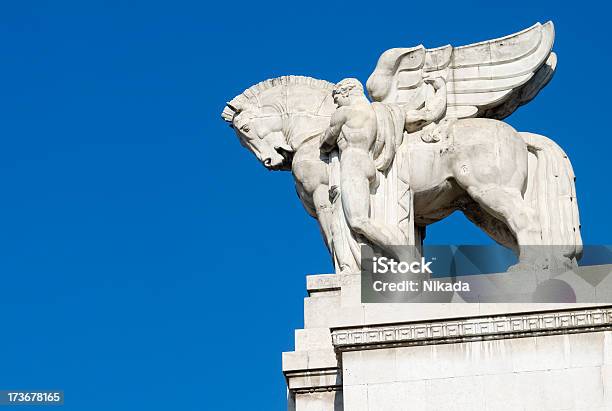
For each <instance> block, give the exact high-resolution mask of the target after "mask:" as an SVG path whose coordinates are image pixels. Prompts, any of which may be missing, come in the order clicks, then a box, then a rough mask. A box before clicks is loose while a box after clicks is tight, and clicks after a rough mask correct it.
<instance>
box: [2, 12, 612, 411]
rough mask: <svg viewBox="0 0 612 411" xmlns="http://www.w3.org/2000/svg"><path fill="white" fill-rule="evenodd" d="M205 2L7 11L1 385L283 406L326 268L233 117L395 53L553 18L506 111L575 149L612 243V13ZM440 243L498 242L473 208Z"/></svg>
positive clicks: (601, 230)
mask: <svg viewBox="0 0 612 411" xmlns="http://www.w3.org/2000/svg"><path fill="white" fill-rule="evenodd" d="M206 3H207V2H205V1H179V0H175V1H172V2H157V1H151V0H149V1H129V2H128V1H122V2H120V1H104V2H100V1H74V2H66V1H48V2H27V1H13V2H9V1H5V2H3V4H2V6H0V36H1V38H2V42H1V44H0V56H2V57H1V59H0V79H1V80H0V84H1V85H2V86H1V88H0V95H1V96H2V97H1V98H0V113H1V116H0V118H1V121H0V136H1V138H2V149H1V150H0V190H1V193H2V196H1V199H2V201H0V273H1V279H2V283H1V286H0V318H1V322H0V327H1V328H0V330H1V331H0V336H1V338H0V353H2V358H1V361H0V389H43V388H55V389H63V390H64V391H65V392H66V405H65V406H64V409H65V410H70V411H73V410H74V411H98V410H99V411H108V410H148V411H155V410H164V411H165V410H170V409H172V410H181V411H187V410H215V411H216V410H264V409H265V410H283V409H284V407H285V398H284V396H285V383H284V378H283V376H282V373H281V351H288V350H291V349H292V348H293V330H294V329H295V328H300V327H301V326H302V299H303V297H304V296H305V287H304V286H305V278H304V277H305V275H306V274H308V273H325V272H330V270H331V266H330V263H329V261H328V257H327V254H326V250H325V248H324V247H323V244H322V242H321V240H320V238H319V232H318V229H317V226H316V224H315V221H314V220H312V219H311V218H309V217H307V215H306V214H305V212H304V211H303V210H302V207H301V204H300V203H299V201H298V199H297V197H296V195H295V192H294V188H293V182H292V179H291V176H290V175H289V174H288V173H270V172H267V171H266V170H265V169H264V168H263V167H262V166H261V165H259V164H258V163H257V162H256V160H255V159H254V157H253V156H252V155H251V154H250V153H248V152H247V151H246V150H244V149H242V148H241V146H240V145H239V143H238V141H237V140H236V138H235V136H234V135H233V132H232V131H231V130H230V129H229V128H228V127H227V125H226V124H225V123H224V122H223V121H221V119H220V117H219V113H220V111H221V109H222V107H223V105H224V102H225V101H227V100H229V99H231V98H232V97H233V96H234V95H236V94H237V93H239V92H241V91H242V90H243V89H244V88H246V87H248V86H250V85H252V84H254V83H256V82H258V81H261V80H264V79H267V78H271V77H276V76H280V75H285V74H303V75H310V76H314V77H318V78H322V79H326V80H329V81H337V80H339V79H341V78H343V77H347V76H354V77H358V78H360V79H362V80H364V81H365V80H366V79H367V77H368V75H369V73H370V72H371V70H372V69H373V67H374V64H375V62H376V60H377V58H378V56H379V54H380V53H381V52H382V51H384V50H385V49H387V48H391V47H401V46H413V45H417V44H419V43H420V42H422V43H424V44H425V45H426V46H428V47H435V46H440V45H443V44H446V43H448V42H452V43H453V44H455V45H462V44H466V43H471V42H475V41H480V40H487V39H490V38H494V37H498V36H502V35H506V34H510V33H513V32H515V31H518V30H520V29H523V28H526V27H528V26H530V25H531V24H533V23H534V22H536V21H541V22H544V21H546V20H549V19H552V20H553V21H554V22H555V25H556V31H557V37H556V45H555V50H556V52H557V53H558V56H559V66H558V72H557V75H556V77H555V78H554V79H553V81H552V82H551V83H550V84H549V85H548V87H547V88H546V89H545V90H544V91H543V92H542V93H541V94H540V95H539V96H538V97H537V99H536V100H535V101H533V102H532V103H530V104H529V105H528V106H525V107H523V108H521V109H520V110H519V111H518V112H517V113H516V114H514V115H513V116H512V117H511V118H509V119H508V121H509V122H510V123H511V124H512V125H514V126H515V127H516V128H518V129H520V130H525V131H534V132H538V133H542V134H545V135H548V136H550V137H552V138H554V139H555V140H556V141H557V142H558V143H559V144H561V146H562V147H563V148H564V149H565V150H566V151H567V153H568V154H569V156H570V158H571V159H572V161H573V164H574V168H575V171H576V174H577V176H578V194H579V201H580V211H581V217H582V226H583V238H584V239H585V242H586V243H590V244H595V243H610V235H609V233H610V219H609V217H607V216H608V215H609V213H610V205H611V204H610V199H611V194H610V193H611V190H610V163H611V160H610V158H611V154H612V153H611V152H612V142H611V140H612V139H611V137H610V135H611V132H610V130H609V127H610V96H611V95H612V92H611V90H610V88H611V82H610V79H609V75H608V71H609V69H610V66H611V63H612V62H611V60H612V59H611V53H612V47H611V46H610V38H611V37H612V36H611V33H610V31H611V29H610V27H611V22H610V10H609V6H607V5H603V4H602V3H595V2H587V1H581V2H574V3H572V4H571V7H570V6H566V5H564V4H562V2H558V1H557V2H548V3H547V2H544V1H529V2H523V3H522V2H520V1H512V2H504V3H513V4H515V5H516V6H515V8H512V9H510V8H503V7H492V6H490V4H491V3H494V2H492V1H487V2H482V3H473V2H472V3H470V2H456V1H453V2H449V3H445V2H443V1H435V2H427V1H425V2H406V1H402V2H397V3H396V4H392V3H390V2H382V3H381V2H376V8H378V9H379V11H376V12H374V11H373V10H372V8H373V7H374V6H373V5H371V4H370V5H367V4H360V3H356V2H351V5H350V6H348V5H347V6H340V5H334V4H333V3H332V2H329V1H322V2H319V1H308V2H301V3H300V2H276V3H266V2H248V3H242V2H213V3H214V5H207V4H206ZM521 3H522V4H521ZM346 4H349V3H346ZM458 5H461V9H458V8H457V7H458ZM534 7H535V8H534ZM428 235H429V237H428V239H429V242H430V243H483V242H488V240H487V239H486V237H484V235H482V234H480V233H479V232H478V230H477V229H476V228H473V227H472V226H471V225H470V224H469V223H467V222H466V220H465V219H464V218H463V217H462V216H459V215H454V216H452V217H451V218H450V219H448V220H446V221H445V222H444V223H442V224H437V225H434V226H432V227H431V228H430V230H429V234H428ZM22 409H24V410H25V409H26V408H22Z"/></svg>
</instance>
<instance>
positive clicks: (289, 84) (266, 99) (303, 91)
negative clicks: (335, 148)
mask: <svg viewBox="0 0 612 411" xmlns="http://www.w3.org/2000/svg"><path fill="white" fill-rule="evenodd" d="M332 89H333V84H331V83H328V82H326V81H323V80H317V79H314V78H310V77H301V76H283V77H278V78H275V79H271V80H265V81H262V82H260V83H258V84H256V85H254V86H252V87H250V88H248V89H246V90H245V91H244V92H243V93H242V94H240V95H238V96H236V97H235V98H234V99H232V100H231V101H230V102H228V103H227V105H226V107H225V109H224V110H223V113H222V114H221V116H222V117H223V119H224V120H225V121H227V122H228V123H230V125H231V126H232V128H233V129H234V131H235V132H236V135H237V136H238V138H239V140H240V143H241V144H242V145H243V146H244V147H246V148H247V149H249V151H251V152H252V153H253V154H254V155H255V156H256V157H257V159H258V160H259V161H260V162H261V163H262V164H263V165H264V166H265V167H266V168H267V169H269V170H290V169H291V160H292V157H293V154H294V152H295V151H296V149H297V148H298V147H299V146H300V145H301V143H302V142H303V138H304V136H305V135H308V134H309V133H310V134H313V133H312V132H311V129H312V128H313V127H314V128H315V129H318V128H321V126H320V124H323V126H322V128H323V129H324V128H325V127H327V126H328V125H329V116H331V112H332V111H333V109H335V105H334V103H333V98H332V96H331V90H332Z"/></svg>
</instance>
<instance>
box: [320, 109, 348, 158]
mask: <svg viewBox="0 0 612 411" xmlns="http://www.w3.org/2000/svg"><path fill="white" fill-rule="evenodd" d="M345 122H346V113H345V110H344V109H343V108H342V107H340V108H338V109H337V110H336V111H334V114H332V117H331V120H330V121H329V127H328V128H327V130H325V134H323V136H322V137H321V141H320V143H319V148H320V150H321V151H322V152H324V153H329V152H330V151H332V150H333V149H334V147H335V146H336V139H337V138H338V136H339V135H340V131H342V126H343V125H344V123H345Z"/></svg>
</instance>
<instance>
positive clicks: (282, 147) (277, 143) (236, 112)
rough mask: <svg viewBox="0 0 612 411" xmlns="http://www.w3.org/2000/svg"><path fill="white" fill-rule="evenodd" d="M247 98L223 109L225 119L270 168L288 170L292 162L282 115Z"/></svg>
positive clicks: (233, 102) (240, 139)
mask: <svg viewBox="0 0 612 411" xmlns="http://www.w3.org/2000/svg"><path fill="white" fill-rule="evenodd" d="M267 111H268V110H265V109H261V108H259V107H257V106H255V105H254V104H251V103H249V102H248V101H240V100H236V99H234V100H232V101H230V102H228V103H227V106H226V107H225V109H224V110H223V114H222V116H223V118H224V119H225V120H226V121H228V122H229V123H230V125H231V127H232V128H233V129H234V131H235V132H236V135H237V136H238V139H239V141H240V144H242V146H244V147H245V148H247V149H248V150H249V151H250V152H251V153H253V154H254V155H255V157H257V159H258V160H259V161H260V162H261V163H262V164H263V165H264V167H266V168H267V169H268V170H286V169H288V168H287V167H289V166H290V165H291V163H290V161H289V162H288V161H287V160H288V158H287V156H286V155H283V153H284V151H286V150H287V148H288V146H287V144H286V142H285V139H284V137H283V134H282V121H281V117H280V115H276V114H275V113H269V112H267Z"/></svg>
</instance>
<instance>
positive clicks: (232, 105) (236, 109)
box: [225, 101, 241, 113]
mask: <svg viewBox="0 0 612 411" xmlns="http://www.w3.org/2000/svg"><path fill="white" fill-rule="evenodd" d="M225 105H226V106H228V107H229V108H230V109H231V110H232V111H233V112H235V113H238V112H239V111H241V108H240V103H237V102H236V103H232V102H231V101H228V102H227V103H225Z"/></svg>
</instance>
